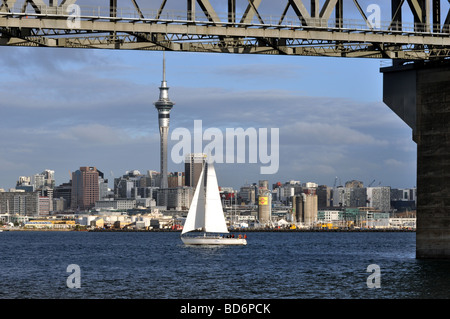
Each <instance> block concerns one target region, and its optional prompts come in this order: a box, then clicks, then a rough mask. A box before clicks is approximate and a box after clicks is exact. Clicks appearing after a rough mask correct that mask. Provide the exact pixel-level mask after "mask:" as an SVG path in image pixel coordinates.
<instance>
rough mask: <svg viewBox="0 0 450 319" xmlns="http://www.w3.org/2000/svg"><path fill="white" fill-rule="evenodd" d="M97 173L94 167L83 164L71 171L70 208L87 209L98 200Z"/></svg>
mask: <svg viewBox="0 0 450 319" xmlns="http://www.w3.org/2000/svg"><path fill="white" fill-rule="evenodd" d="M98 178H99V173H98V171H97V168H96V167H91V166H84V167H80V169H79V170H77V171H75V172H73V173H72V191H71V208H72V209H74V210H80V211H84V210H89V209H91V208H93V207H94V206H95V202H96V201H98V200H99V185H98V180H99V179H98Z"/></svg>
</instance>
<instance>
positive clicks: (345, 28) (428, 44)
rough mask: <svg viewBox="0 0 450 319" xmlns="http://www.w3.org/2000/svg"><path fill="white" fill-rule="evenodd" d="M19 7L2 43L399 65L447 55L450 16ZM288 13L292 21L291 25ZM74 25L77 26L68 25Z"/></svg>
mask: <svg viewBox="0 0 450 319" xmlns="http://www.w3.org/2000/svg"><path fill="white" fill-rule="evenodd" d="M19 2H20V1H16V0H3V1H2V2H1V3H0V33H1V36H0V45H10V46H43V47H65V48H96V49H125V50H173V51H190V52H217V53H249V54H251V53H255V54H274V55H276V54H280V55H305V56H333V57H363V58H378V59H381V58H387V59H402V60H431V59H443V58H448V57H450V36H449V35H450V33H449V32H450V27H449V26H450V10H449V12H448V13H447V15H446V18H445V19H441V17H442V16H443V15H442V13H443V5H442V4H441V2H444V1H439V0H431V1H428V0H406V1H405V0H391V7H390V8H388V9H389V10H390V11H391V20H390V21H389V22H388V23H387V24H385V25H383V26H382V27H381V26H380V27H376V26H374V24H373V23H372V21H371V20H370V19H369V18H368V17H367V16H366V14H365V11H364V9H363V8H362V7H361V5H360V3H359V2H358V0H353V1H352V2H350V1H348V2H346V3H345V7H344V3H343V1H342V0H326V1H325V2H323V3H322V4H321V5H320V3H319V1H317V0H310V1H306V0H285V5H284V6H283V7H280V13H279V15H277V16H276V19H273V16H271V17H270V19H269V18H266V17H265V16H263V15H262V14H261V13H260V12H259V9H260V7H261V4H262V2H263V0H249V1H248V4H247V5H246V7H245V10H243V12H242V13H241V14H238V13H237V6H236V0H228V12H227V13H226V15H222V14H220V13H218V12H219V11H218V10H216V9H215V6H214V5H213V4H215V5H216V6H217V3H213V1H209V0H187V1H186V4H187V6H186V7H185V8H184V9H185V10H184V9H183V10H184V11H177V12H174V11H170V10H168V9H166V6H167V3H168V0H162V1H161V3H160V5H159V7H158V8H157V9H156V8H154V9H151V10H149V9H143V8H141V7H140V6H139V4H138V0H130V8H127V9H128V10H124V9H123V8H117V1H116V0H110V1H109V6H105V7H89V8H85V7H82V6H79V7H78V9H79V12H78V13H79V15H74V13H73V11H71V10H68V9H70V8H71V7H70V6H72V5H76V0H63V1H62V2H61V3H60V4H57V1H53V0H50V1H48V4H47V3H44V2H43V0H25V1H22V3H19ZM216 2H217V1H216ZM430 2H431V6H430ZM350 5H351V6H353V9H355V8H356V9H357V12H359V17H360V20H359V21H358V23H359V24H358V25H357V24H355V23H354V22H351V23H349V20H346V10H345V8H348V6H350ZM405 8H406V9H405ZM198 9H200V10H198ZM290 9H292V11H293V12H294V13H295V16H296V17H295V19H294V20H288V19H287V12H288V10H290ZM408 9H409V10H410V12H411V13H412V15H413V17H414V23H413V25H411V27H410V28H409V29H408V28H407V26H406V23H405V21H404V19H403V17H402V10H408ZM198 11H200V12H198ZM333 12H334V17H333V16H332V15H333ZM74 19H78V20H77V21H78V22H79V23H78V24H77V26H76V27H74V26H73V23H72V24H69V23H68V21H74Z"/></svg>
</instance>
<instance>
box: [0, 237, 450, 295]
mask: <svg viewBox="0 0 450 319" xmlns="http://www.w3.org/2000/svg"><path fill="white" fill-rule="evenodd" d="M247 236H248V245H247V246H223V247H194V246H185V245H183V243H182V242H181V240H180V238H179V233H176V232H117V233H112V232H111V233H109V232H104V233H102V232H99V233H96V232H50V231H48V232H45V231H42V232H41V231H27V232H25V231H22V232H20V231H10V232H3V233H1V234H0V243H1V252H0V254H1V258H0V282H1V286H0V298H2V299H16V298H18V299H22V298H27V299H55V298H56V299H58V298H63V299H78V298H79V299H97V298H101V299H104V298H107V299H128V298H130V299H155V298H156V299H185V298H188V299H197V298H198V299H223V298H224V299H236V298H238V299H239V298H244V299H254V298H255V299H416V298H420V299H448V298H449V297H450V293H449V291H450V276H449V269H450V261H442V260H441V261H437V260H417V259H416V258H415V233H413V232H398V233H394V232H392V233H391V232H373V233H372V232H360V233H357V232H342V233H339V232H338V233H335V232H332V233H328V232H301V233H300V232H293V233H289V232H285V233H276V232H252V233H248V234H247ZM69 265H78V266H79V269H80V273H79V274H80V276H79V279H80V280H79V283H80V288H70V287H69V286H68V282H67V279H68V277H69V276H70V275H71V271H69V272H68V266H69ZM369 265H377V266H378V267H379V275H380V276H379V279H380V280H379V282H378V283H379V287H374V288H370V287H369V285H368V278H369V276H371V274H372V272H368V271H367V268H368V266H369ZM369 281H370V279H369ZM372 282H373V281H372Z"/></svg>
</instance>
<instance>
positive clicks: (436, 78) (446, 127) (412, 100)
mask: <svg viewBox="0 0 450 319" xmlns="http://www.w3.org/2000/svg"><path fill="white" fill-rule="evenodd" d="M382 72H383V77H384V102H385V103H386V104H387V105H388V106H389V107H390V108H391V109H392V110H393V111H394V112H395V113H397V114H398V115H399V116H400V117H401V118H402V119H403V120H404V121H405V122H406V123H407V124H408V125H409V126H410V127H411V128H412V130H413V139H414V141H415V142H416V143H417V232H416V256H417V258H450V63H448V62H447V63H444V61H441V62H439V63H435V64H434V63H429V64H423V63H421V64H417V63H415V64H409V65H404V66H398V67H395V66H394V67H392V68H386V69H383V70H382Z"/></svg>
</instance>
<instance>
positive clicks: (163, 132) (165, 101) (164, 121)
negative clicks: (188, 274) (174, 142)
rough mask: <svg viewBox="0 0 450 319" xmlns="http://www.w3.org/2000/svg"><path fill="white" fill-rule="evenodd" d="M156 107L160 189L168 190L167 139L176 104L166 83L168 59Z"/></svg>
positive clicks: (164, 66) (164, 62)
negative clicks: (172, 100) (172, 112)
mask: <svg viewBox="0 0 450 319" xmlns="http://www.w3.org/2000/svg"><path fill="white" fill-rule="evenodd" d="M154 104H155V107H156V109H157V110H158V121H159V134H160V140H161V142H160V146H161V152H160V155H161V184H160V188H167V187H168V181H167V137H168V135H169V122H170V110H171V109H172V107H173V105H174V104H175V103H173V102H171V101H170V99H169V88H168V87H167V82H166V59H165V57H164V58H163V80H162V82H161V87H160V88H159V100H158V101H156V102H155V103H154Z"/></svg>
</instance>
